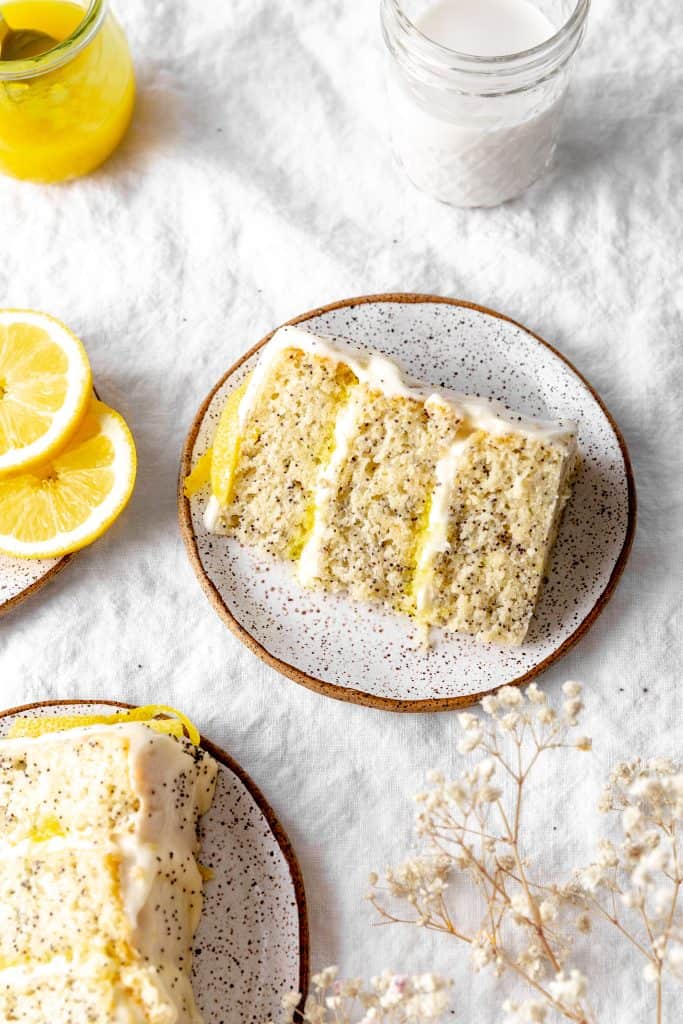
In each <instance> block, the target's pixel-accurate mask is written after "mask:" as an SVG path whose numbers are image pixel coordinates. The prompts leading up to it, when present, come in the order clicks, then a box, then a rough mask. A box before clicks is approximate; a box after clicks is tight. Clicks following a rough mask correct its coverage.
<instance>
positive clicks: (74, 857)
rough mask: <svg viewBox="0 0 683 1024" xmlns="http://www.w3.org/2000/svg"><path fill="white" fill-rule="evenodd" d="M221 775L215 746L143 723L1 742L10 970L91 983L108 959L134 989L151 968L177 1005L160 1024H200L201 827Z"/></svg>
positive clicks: (1, 863) (2, 905)
mask: <svg viewBox="0 0 683 1024" xmlns="http://www.w3.org/2000/svg"><path fill="white" fill-rule="evenodd" d="M216 770H217V769H216V764H215V762H214V761H213V759H212V758H211V757H210V756H209V755H208V754H206V753H205V752H204V751H203V750H201V748H199V747H195V746H194V745H193V744H191V743H189V742H187V741H185V740H184V739H178V738H176V737H173V736H168V735H164V734H160V733H157V732H154V731H153V730H151V729H149V728H147V727H146V726H145V725H144V724H142V723H139V722H138V723H135V722H131V723H126V724H117V725H106V726H91V727H87V728H78V729H73V730H66V731H64V732H55V733H49V734H47V735H45V736H42V737H37V738H16V739H7V740H2V741H0V799H1V800H2V803H1V804H0V807H2V814H1V816H0V822H1V823H2V829H1V830H0V926H1V927H0V931H1V933H2V934H0V967H2V966H4V967H6V968H7V969H8V971H9V970H10V969H11V968H12V967H16V968H17V969H19V968H21V969H22V970H23V971H24V975H21V977H24V976H26V977H28V976H33V975H32V972H33V973H35V972H36V971H37V972H38V973H37V974H36V977H39V978H44V977H45V978H48V979H52V977H53V976H52V974H51V973H50V972H51V967H50V965H51V964H53V962H54V961H55V959H57V960H59V959H60V958H62V959H65V960H66V961H68V962H69V963H70V964H73V972H74V978H76V979H77V980H78V979H79V978H80V973H79V972H80V971H81V966H82V965H84V964H85V962H86V960H87V961H90V960H91V958H92V956H93V955H94V954H98V953H99V954H100V959H102V958H104V959H106V960H107V961H108V962H110V966H111V963H114V964H116V965H117V966H118V969H120V977H121V978H122V977H123V976H124V973H125V971H128V970H132V969H133V968H136V965H137V967H139V966H140V965H142V966H144V967H145V971H147V972H148V973H149V972H151V974H150V977H151V978H152V980H153V982H154V985H156V987H157V988H158V989H159V991H161V992H163V993H164V994H165V995H164V997H163V999H164V1005H162V1003H161V1002H160V1003H159V1008H158V1013H157V1016H158V1015H159V1014H161V1016H158V1019H159V1021H164V1022H165V1021H166V1020H167V1019H168V1020H169V1022H172V1024H199V1022H201V1017H200V1015H199V1013H198V1011H197V1009H196V1006H195V1003H194V999H193V995H192V990H191V985H190V981H189V972H190V968H191V961H192V940H193V936H194V932H195V930H196V927H197V925H198V923H199V917H200V913H201V905H202V879H201V874H200V871H199V866H198V864H197V861H196V854H197V853H198V820H199V816H200V815H201V814H202V813H204V812H205V811H206V810H207V809H208V807H209V806H210V803H211V799H212V795H213V790H214V786H215V780H216ZM145 965H146V966H145ZM136 969H137V968H136ZM83 970H85V973H86V976H87V978H86V980H87V979H89V978H90V973H89V968H88V970H86V969H85V967H83ZM107 970H108V971H109V967H108V968H107ZM143 974H144V972H143ZM105 975H106V976H107V977H109V974H107V973H106V972H105ZM4 977H5V979H7V978H8V977H9V978H11V977H12V975H11V974H9V973H5V975H4ZM17 977H19V976H18V975H17ZM102 977H104V976H102V975H101V972H100V974H98V976H97V986H96V988H97V991H98V992H99V991H100V988H99V987H98V986H100V982H101V981H102ZM145 977H146V975H145ZM117 978H118V976H117ZM143 980H144V979H143ZM111 984H112V985H115V986H118V987H119V988H120V985H121V981H120V978H118V980H116V979H114V980H112V981H111ZM88 985H89V982H88V984H87V985H86V986H85V989H84V991H85V993H86V995H85V996H84V999H85V1002H84V1004H83V1007H84V1008H83V1011H82V1012H83V1013H84V1014H86V1015H85V1016H84V1017H83V1018H82V1019H83V1020H84V1021H85V1020H87V1021H90V1019H91V1018H90V1017H88V1016H87V1012H88V1007H89V1003H88V999H89V996H87V993H88V992H89V991H90V989H89V988H88ZM100 987H101V986H100ZM77 989H78V986H76V988H74V992H75V991H76V990H77ZM53 990H54V984H53V981H52V980H50V981H49V984H48V985H47V988H44V986H42V982H41V988H40V993H39V996H36V999H39V1002H40V1000H42V999H43V998H44V999H46V1000H50V999H52V998H53V997H54V998H55V1000H56V999H57V998H58V997H57V996H56V995H54V991H53ZM78 991H80V989H78ZM9 998H10V996H9V995H6V999H9ZM27 998H28V997H27ZM79 998H80V996H79ZM98 998H100V997H99V995H98ZM137 998H138V997H137V996H136V999H137ZM124 1004H125V1007H126V1009H125V1013H127V1014H129V1016H123V1017H122V1018H121V1019H122V1020H125V1021H128V1020H129V1019H130V1020H131V1021H133V1020H137V1019H138V1018H137V1017H136V1016H135V1015H134V1014H135V1012H137V1010H136V1009H135V1007H136V1005H137V1003H136V1002H135V1000H133V1002H131V1003H130V1007H129V1006H128V1003H126V1002H125V1000H124ZM124 1004H122V1005H124ZM41 1005H42V1004H41ZM55 1005H56V1004H55ZM78 1005H79V1009H78V1013H81V1009H80V1003H79V1004H78ZM66 1010H68V1011H69V1012H70V1008H69V1007H67V1008H66ZM66 1010H65V1012H66ZM171 1011H172V1012H171ZM122 1012H123V1011H122ZM156 1012H157V1011H155V1013H156ZM78 1013H77V1014H76V1016H75V1017H74V1018H73V1019H74V1020H80V1019H81V1017H79V1016H78ZM130 1014H133V1015H132V1016H130ZM164 1014H166V1016H165V1015H164ZM168 1014H170V1016H168ZM3 1019H4V1018H3V1017H2V1015H1V1014H0V1021H2V1020H3ZM9 1019H12V1018H9ZM18 1019H23V1018H18ZM45 1019H50V1018H45ZM92 1019H93V1020H99V1019H100V1018H99V1017H93V1018H92ZM102 1019H106V1017H103V1018H102ZM114 1019H116V1020H118V1019H119V1018H118V1017H116V1018H114ZM142 1019H144V1020H148V1018H147V1017H143V1018H142ZM149 1019H150V1020H155V1021H156V1019H157V1017H154V1016H153V1017H151V1018H149ZM62 1020H64V1021H67V1020H69V1021H70V1020H71V1017H66V1016H64V1017H57V1018H55V1021H62Z"/></svg>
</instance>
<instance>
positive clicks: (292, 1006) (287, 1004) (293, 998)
mask: <svg viewBox="0 0 683 1024" xmlns="http://www.w3.org/2000/svg"><path fill="white" fill-rule="evenodd" d="M300 1002H301V992H287V993H286V994H285V995H284V996H283V997H282V999H281V1000H280V1004H281V1006H282V1009H283V1010H291V1011H292V1012H294V1010H296V1008H297V1006H298V1005H299V1003H300Z"/></svg>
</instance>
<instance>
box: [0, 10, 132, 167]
mask: <svg viewBox="0 0 683 1024" xmlns="http://www.w3.org/2000/svg"><path fill="white" fill-rule="evenodd" d="M104 2H105V0H92V3H91V5H90V7H89V8H87V9H86V7H84V6H81V5H80V4H78V3H72V2H70V0H9V2H6V3H3V5H2V11H3V15H4V17H5V20H6V21H7V23H8V24H9V25H10V27H11V28H12V29H37V30H39V31H41V32H46V33H47V34H48V35H50V36H52V38H53V39H56V40H57V41H58V43H59V44H60V45H59V46H58V47H56V48H54V49H52V50H50V51H48V53H45V54H41V55H40V56H39V57H35V58H32V59H28V60H22V61H0V171H2V172H4V173H5V174H10V175H12V176H13V177H15V178H22V179H25V180H28V181H36V182H45V183H47V182H56V181H65V180H67V179H69V178H76V177H78V176H80V175H82V174H87V173H88V172H89V171H92V170H93V169H94V168H95V167H97V166H98V165H99V164H101V163H102V161H103V160H106V158H107V157H108V156H109V155H110V154H111V153H112V152H113V150H114V149H115V148H116V146H117V145H118V144H119V142H120V141H121V138H122V137H123V135H124V133H125V131H126V128H127V127H128V124H129V122H130V118H131V115H132V113H133V104H134V100H135V78H134V75H133V65H132V61H131V57H130V52H129V50H128V44H127V42H126V39H125V36H124V34H123V32H122V31H121V28H120V27H119V25H118V24H117V22H116V21H115V20H114V18H113V17H112V16H111V15H106V16H104V17H103V16H102V15H103V10H102V5H103V3H104Z"/></svg>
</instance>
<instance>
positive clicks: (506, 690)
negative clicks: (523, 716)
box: [496, 686, 524, 708]
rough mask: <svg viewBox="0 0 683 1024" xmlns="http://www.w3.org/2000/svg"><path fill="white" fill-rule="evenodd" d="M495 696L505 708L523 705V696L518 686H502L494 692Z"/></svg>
mask: <svg viewBox="0 0 683 1024" xmlns="http://www.w3.org/2000/svg"><path fill="white" fill-rule="evenodd" d="M496 696H497V698H498V700H499V701H500V703H501V704H502V705H503V707H506V708H518V707H520V705H522V704H523V703H524V694H523V693H522V691H521V690H520V689H519V687H518V686H503V687H501V689H500V690H497V691H496Z"/></svg>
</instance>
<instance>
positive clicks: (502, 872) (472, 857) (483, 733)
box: [367, 682, 683, 1024]
mask: <svg viewBox="0 0 683 1024" xmlns="http://www.w3.org/2000/svg"><path fill="white" fill-rule="evenodd" d="M562 690H563V699H562V701H561V705H560V707H559V708H555V707H553V706H552V704H551V703H550V701H549V700H548V698H547V696H546V694H545V693H544V692H543V691H542V690H540V689H539V688H538V686H537V685H536V684H535V683H532V684H531V685H530V686H528V687H527V689H526V691H522V690H521V689H518V688H515V687H510V686H505V687H503V688H502V689H501V690H498V691H497V692H496V693H495V694H494V695H491V696H488V697H485V698H484V699H483V700H482V702H481V705H482V710H483V712H484V715H483V717H482V716H481V715H476V714H472V713H469V712H466V713H463V714H461V715H459V716H458V721H459V725H460V729H461V735H460V740H459V743H458V751H459V752H460V753H461V754H463V755H466V756H468V757H471V758H472V759H473V760H474V763H473V764H472V765H471V767H469V768H468V769H467V770H466V771H464V772H462V773H461V774H460V775H459V776H458V778H456V779H454V780H447V779H445V778H444V776H443V775H441V774H440V773H439V772H432V773H430V775H429V777H428V787H427V788H426V789H425V790H424V791H423V792H422V793H419V794H418V795H417V797H416V801H417V819H416V833H417V837H418V840H419V842H420V845H421V847H422V848H421V850H420V853H419V854H418V855H417V856H415V857H412V858H410V859H409V860H406V861H405V862H404V863H402V864H400V865H399V866H398V867H394V868H388V869H387V870H386V871H385V873H384V878H383V880H382V882H381V883H380V878H379V876H378V875H372V876H371V878H370V884H371V892H370V893H369V895H368V897H367V898H368V899H369V901H370V902H371V903H372V905H373V906H374V907H375V908H376V910H377V911H378V912H379V914H380V916H381V918H382V920H383V921H384V922H403V923H412V924H414V925H418V926H419V927H421V928H426V929H429V930H432V931H438V932H442V933H445V934H448V935H450V936H452V937H454V938H457V939H459V940H461V941H462V942H465V943H467V944H468V945H469V947H470V959H471V963H472V965H473V967H474V969H475V970H481V969H483V968H485V967H491V968H492V969H493V971H494V972H495V973H496V974H499V975H500V974H503V973H510V974H511V975H513V976H515V977H516V978H517V979H520V980H522V981H524V982H525V983H526V984H527V986H529V988H530V989H531V992H532V996H533V998H530V999H527V1000H525V1001H523V1002H514V1001H508V1002H507V1003H506V1004H505V1006H504V1010H505V1013H506V1014H507V1017H508V1019H509V1020H517V1021H531V1022H534V1021H545V1020H546V1019H548V1015H549V1013H551V1012H552V1013H553V1014H554V1015H556V1016H557V1017H559V1018H561V1019H564V1020H567V1021H572V1022H574V1024H593V1022H594V1021H595V1017H594V1015H593V1013H592V1011H591V1009H590V1006H589V1004H588V1001H587V991H586V979H585V978H584V976H583V975H582V974H581V973H580V971H579V970H577V968H576V967H573V966H572V965H571V964H570V962H569V957H570V954H571V950H572V943H573V939H574V936H575V935H576V934H577V933H581V932H585V931H586V930H587V929H588V928H590V917H589V916H588V915H587V913H586V911H585V907H584V900H583V889H582V886H581V885H580V884H579V882H578V881H573V882H572V883H570V884H569V885H567V886H558V885H553V884H549V883H547V882H544V881H542V880H540V879H538V878H536V876H535V874H534V865H533V862H532V861H531V859H530V857H529V855H528V852H527V851H526V850H524V848H523V843H522V821H523V816H522V812H523V807H524V798H525V790H526V787H527V786H528V783H529V778H530V776H531V773H532V772H533V770H534V768H536V767H537V765H538V763H539V762H540V761H541V760H542V759H543V758H544V757H545V755H546V754H547V753H548V752H549V751H552V750H558V749H560V748H567V747H572V748H575V749H576V750H577V751H579V752H586V751H590V749H591V741H590V739H589V738H588V737H586V736H579V737H577V738H573V730H574V729H575V727H576V726H577V725H578V723H579V719H580V716H581V712H582V711H583V702H582V699H581V694H582V687H581V685H580V684H579V683H576V682H567V683H565V684H564V686H563V688H562ZM457 874H459V875H464V876H466V877H467V878H468V879H469V880H470V881H471V882H472V883H473V885H474V887H475V890H476V891H477V892H478V894H479V896H480V898H481V902H480V908H481V909H480V914H479V917H478V919H477V920H476V921H475V923H474V924H469V923H468V921H467V920H466V917H467V915H466V914H465V913H464V912H460V911H459V907H458V905H457V903H456V901H455V899H454V894H453V890H452V886H451V883H452V879H453V876H454V875H457ZM682 954H683V946H682ZM681 966H682V969H683V955H682V956H681Z"/></svg>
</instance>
